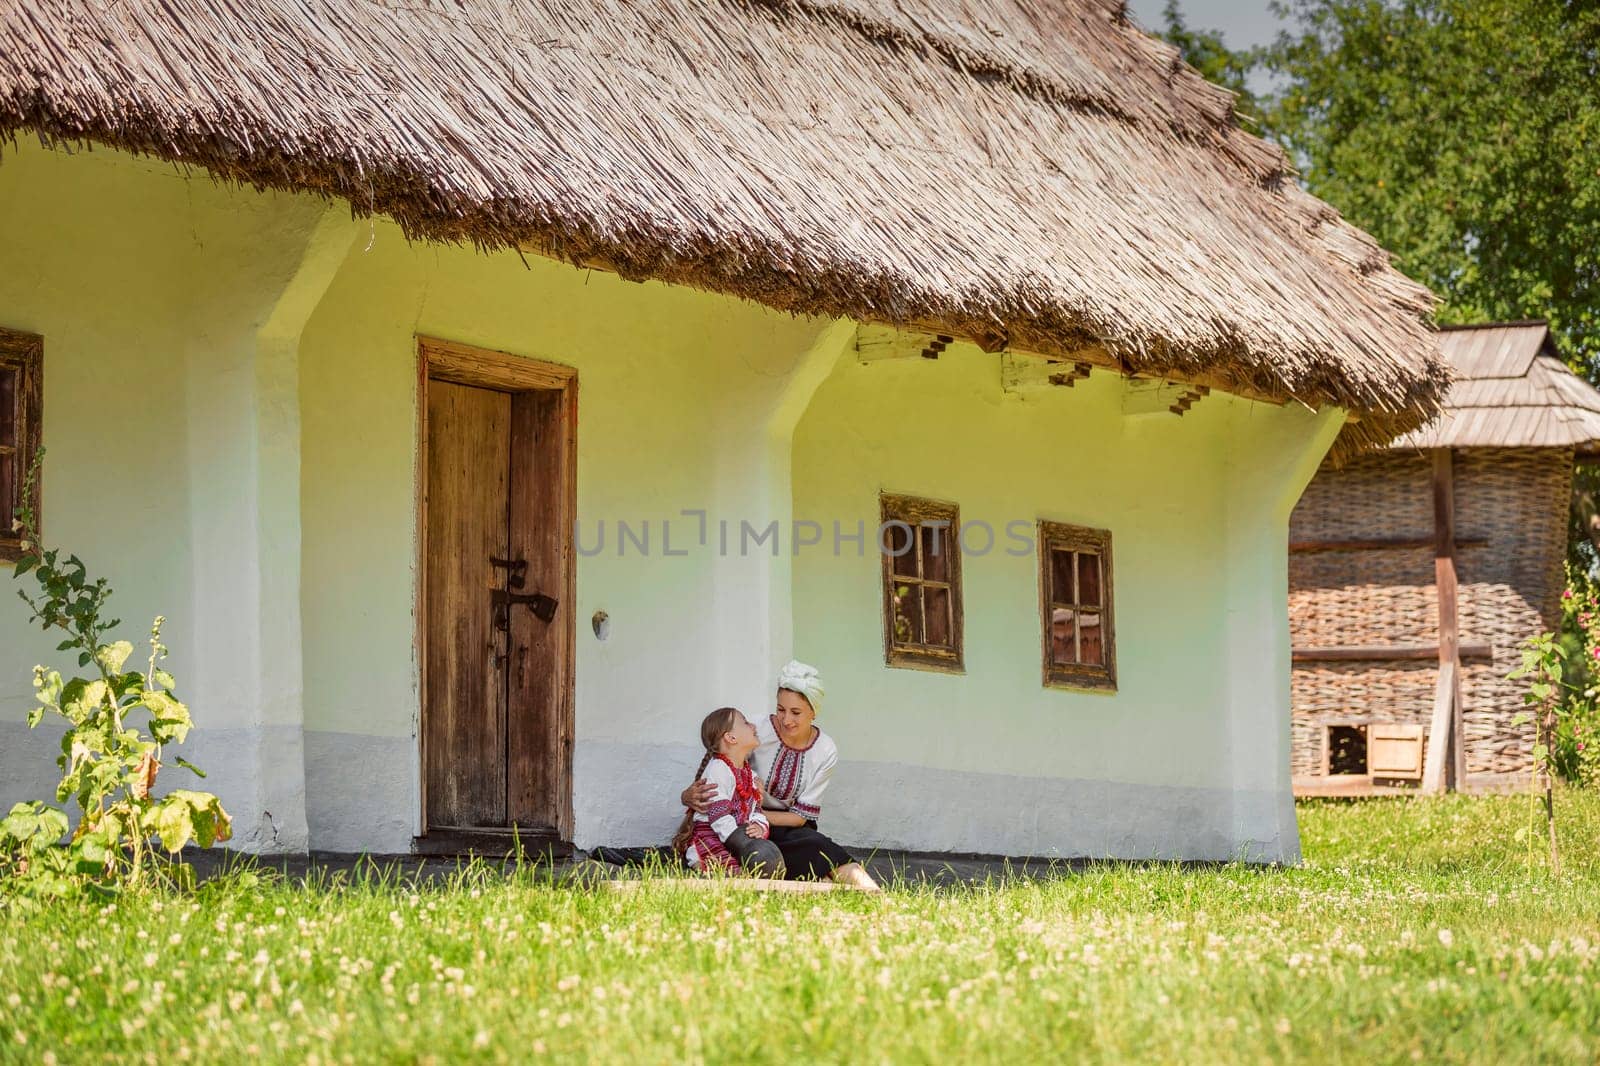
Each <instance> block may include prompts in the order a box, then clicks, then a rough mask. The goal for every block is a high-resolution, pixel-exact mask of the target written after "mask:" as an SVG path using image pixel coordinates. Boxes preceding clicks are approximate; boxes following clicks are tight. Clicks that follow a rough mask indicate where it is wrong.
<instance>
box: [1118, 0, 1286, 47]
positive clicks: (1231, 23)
mask: <svg viewBox="0 0 1600 1066" xmlns="http://www.w3.org/2000/svg"><path fill="white" fill-rule="evenodd" d="M1165 6H1166V3H1165V0H1131V2H1130V3H1129V4H1128V9H1129V10H1130V11H1132V12H1133V17H1134V18H1136V19H1138V20H1139V25H1141V26H1143V27H1144V28H1145V29H1147V30H1152V31H1155V30H1159V29H1160V28H1161V9H1162V8H1163V7H1165ZM1178 7H1179V10H1181V11H1182V12H1183V18H1184V21H1185V22H1187V23H1188V24H1189V26H1190V27H1191V28H1193V29H1201V30H1220V31H1222V37H1223V40H1225V41H1227V42H1228V46H1229V47H1230V48H1248V47H1250V46H1251V45H1257V44H1266V43H1267V42H1269V41H1271V40H1272V39H1273V38H1274V37H1276V36H1277V35H1278V20H1277V19H1276V18H1274V17H1273V15H1272V12H1271V11H1269V10H1267V0H1180V3H1179V5H1178Z"/></svg>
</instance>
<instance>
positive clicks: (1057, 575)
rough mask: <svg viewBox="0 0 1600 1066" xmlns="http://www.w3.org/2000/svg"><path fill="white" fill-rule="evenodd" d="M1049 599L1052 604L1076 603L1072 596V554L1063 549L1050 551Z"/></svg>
mask: <svg viewBox="0 0 1600 1066" xmlns="http://www.w3.org/2000/svg"><path fill="white" fill-rule="evenodd" d="M1050 599H1051V601H1052V602H1054V603H1076V602H1077V599H1076V598H1075V597H1074V596H1073V595H1072V553H1071V552H1070V551H1067V550H1066V549H1064V548H1051V549H1050Z"/></svg>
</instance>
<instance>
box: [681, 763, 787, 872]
mask: <svg viewBox="0 0 1600 1066" xmlns="http://www.w3.org/2000/svg"><path fill="white" fill-rule="evenodd" d="M700 778H701V780H703V781H710V782H711V783H712V784H713V785H715V786H716V789H717V793H716V795H715V796H713V797H712V798H711V803H710V805H709V806H707V808H706V812H705V813H704V814H696V815H695V816H694V832H693V835H692V836H691V837H690V840H689V847H688V848H687V849H686V850H685V852H684V856H683V857H684V859H685V861H687V862H688V863H689V865H690V866H692V867H694V868H695V869H696V870H714V869H715V870H728V871H730V872H731V871H735V870H737V869H739V860H738V859H736V858H734V857H733V853H732V852H730V851H729V850H728V849H727V848H725V847H723V846H722V842H723V841H725V840H727V839H728V834H729V833H731V832H733V831H734V830H735V829H738V828H739V827H740V826H744V825H748V824H750V823H751V822H760V823H761V824H762V825H766V824H767V816H766V815H764V814H762V813H761V794H760V792H759V791H757V789H756V778H755V774H754V773H752V772H751V770H750V768H749V767H748V766H734V765H733V763H731V762H729V761H728V759H727V758H726V757H725V756H723V755H720V754H719V755H713V756H712V757H711V761H710V762H708V763H706V769H705V772H704V773H702V774H701V775H700Z"/></svg>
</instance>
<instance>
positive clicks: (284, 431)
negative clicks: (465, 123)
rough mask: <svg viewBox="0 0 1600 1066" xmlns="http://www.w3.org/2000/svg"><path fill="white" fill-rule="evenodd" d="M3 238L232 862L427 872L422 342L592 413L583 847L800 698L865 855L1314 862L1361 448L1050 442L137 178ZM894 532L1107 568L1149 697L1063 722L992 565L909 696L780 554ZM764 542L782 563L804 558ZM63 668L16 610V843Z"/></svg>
mask: <svg viewBox="0 0 1600 1066" xmlns="http://www.w3.org/2000/svg"><path fill="white" fill-rule="evenodd" d="M0 227H3V229H0V232H4V233H5V234H6V239H5V240H4V241H0V325H5V326H8V327H12V328H17V329H25V330H31V331H34V332H38V333H41V334H43V335H44V337H45V352H46V371H45V382H46V383H45V409H46V421H45V441H46V444H47V447H48V448H49V460H48V466H47V477H48V482H47V486H46V501H45V523H46V531H47V536H48V539H49V540H50V541H51V542H53V543H58V544H61V545H64V546H66V547H67V548H69V549H70V550H72V551H76V552H78V553H79V554H81V555H82V556H83V557H84V558H85V559H86V560H87V561H88V562H89V563H90V565H91V566H92V567H93V568H94V569H95V570H96V571H97V572H99V573H104V574H106V575H107V576H108V577H110V579H111V580H112V582H113V584H114V585H115V587H116V589H117V598H116V600H115V606H116V609H117V613H118V614H120V615H121V617H122V618H123V619H124V620H125V621H126V623H127V625H126V627H125V630H126V633H127V635H129V636H130V637H133V638H136V637H137V636H138V635H139V634H140V632H142V629H143V627H144V625H145V624H146V623H147V621H148V618H149V617H150V616H152V615H154V614H156V613H163V614H165V615H167V616H168V618H169V619H170V621H169V624H168V643H169V644H170V645H172V647H173V659H172V664H171V665H172V667H173V672H174V673H175V674H176V675H177V677H178V679H179V681H180V686H181V691H182V694H183V695H185V696H186V698H187V699H188V700H189V702H190V703H191V705H192V706H193V709H194V711H195V713H196V716H197V718H198V720H199V722H200V728H198V729H197V730H196V732H195V734H194V736H193V738H192V740H191V743H190V745H189V746H188V748H189V750H187V751H186V752H185V754H186V755H188V756H189V757H191V758H193V759H194V761H196V762H198V763H200V764H201V765H202V766H205V767H206V768H207V769H209V770H212V771H213V773H212V776H211V778H210V779H209V780H208V781H207V782H206V784H205V786H204V787H210V788H214V789H215V790H216V791H218V792H219V793H220V794H221V795H222V796H223V798H224V801H225V803H227V805H228V806H229V808H230V810H232V811H233V813H234V815H235V817H236V820H237V826H238V830H239V832H238V843H239V845H240V846H243V847H246V848H250V849H253V850H263V851H272V850H281V851H295V850H304V849H305V848H307V847H309V848H312V849H319V850H331V851H357V850H369V851H378V852H393V851H404V850H407V849H408V848H409V846H410V844H411V840H412V837H413V835H414V833H415V832H416V830H417V828H418V812H419V806H420V803H419V785H418V760H417V741H416V733H417V721H418V713H419V710H418V707H419V696H418V678H417V662H416V652H415V635H416V624H415V618H414V616H413V610H414V597H415V591H416V581H417V576H416V553H417V540H416V510H415V508H416V501H415V484H416V430H417V411H416V337H417V336H419V335H422V336H434V337H439V338H444V339H448V340H453V341H459V342H463V343H467V344H476V345H481V346H483V347H486V348H491V349H498V350H504V351H509V352H513V353H516V354H521V355H525V356H529V357H534V358H539V359H545V360H550V361H554V362H559V363H565V364H569V365H572V366H574V367H576V368H577V369H578V372H579V421H578V440H579V457H578V471H577V477H578V514H579V519H580V531H579V532H580V544H581V546H582V547H584V548H585V550H587V551H592V550H593V548H594V545H595V542H596V537H597V536H598V535H599V527H600V523H601V522H604V523H605V542H604V549H603V551H601V552H600V553H599V554H592V555H585V556H583V557H581V558H580V559H579V564H578V573H577V601H576V602H575V603H570V604H568V603H563V604H562V607H561V609H562V610H563V611H569V610H570V611H574V612H575V613H576V614H577V632H578V642H577V649H576V656H577V659H576V667H577V669H576V696H577V700H576V708H575V719H576V727H577V736H576V745H575V755H574V758H575V780H574V787H575V801H576V802H575V807H576V834H575V835H576V842H577V843H578V844H579V845H580V846H587V845H592V844H596V843H617V844H642V843H656V842H659V841H661V840H662V839H663V838H664V837H665V835H666V834H667V832H668V831H670V829H671V827H672V825H673V824H674V823H675V821H676V818H677V811H676V809H675V807H674V802H675V799H674V798H675V796H676V794H677V792H678V790H679V789H680V788H681V787H682V785H683V784H684V783H685V778H686V777H687V775H688V774H689V772H690V771H691V770H692V768H693V766H694V764H695V763H696V762H697V760H698V756H699V752H698V746H697V744H696V742H695V741H696V737H695V733H696V730H697V727H698V722H699V720H700V718H701V716H702V715H703V714H704V713H705V712H706V711H708V710H710V709H712V708H714V707H717V706H720V705H723V704H727V703H733V704H736V705H738V706H741V707H744V708H745V709H746V710H747V711H750V712H752V713H760V712H762V711H764V710H765V708H766V707H767V705H768V704H769V703H770V700H771V691H770V684H771V678H772V676H773V671H774V668H775V666H776V665H777V664H778V663H780V662H782V661H783V660H784V659H786V658H788V657H789V656H790V655H791V654H793V655H797V656H799V657H802V658H806V659H809V660H810V661H812V662H815V663H817V664H818V665H819V666H820V667H821V668H822V670H823V672H824V675H825V676H826V678H827V680H828V683H829V688H830V697H829V700H828V703H827V705H826V708H825V712H824V718H823V723H824V725H825V726H826V727H827V728H828V729H829V730H830V731H832V732H833V733H834V734H835V735H836V737H837V738H838V740H839V742H840V745H841V748H842V750H843V755H844V763H843V765H842V768H841V770H840V773H839V777H838V782H837V784H836V785H835V786H834V791H833V793H832V794H831V795H830V797H829V803H828V809H827V813H826V815H825V821H826V824H827V828H829V829H830V830H832V831H834V832H835V833H836V834H837V835H838V836H839V837H840V838H841V839H843V840H846V841H848V842H849V843H851V844H858V845H864V846H873V845H889V846H897V847H911V848H917V849H926V850H956V851H979V852H1008V853H1016V854H1051V853H1056V854H1063V855H1065V854H1073V855H1076V854H1096V855H1125V856H1135V855H1156V854H1159V855H1170V856H1192V857H1208V858H1217V857H1227V856H1229V855H1233V854H1238V853H1248V854H1251V855H1252V857H1256V858H1269V859H1270V858H1293V857H1294V856H1295V855H1296V854H1297V845H1296V842H1295V839H1294V830H1293V817H1292V808H1291V807H1288V806H1287V805H1288V802H1289V801H1288V795H1289V793H1288V787H1287V779H1286V776H1285V777H1284V778H1283V780H1281V781H1280V780H1279V777H1280V776H1282V775H1286V773H1287V765H1288V764H1287V728H1288V707H1287V662H1288V650H1287V628H1286V627H1287V621H1286V618H1285V617H1283V616H1284V608H1283V604H1284V602H1285V600H1284V588H1283V586H1284V582H1285V577H1284V570H1285V555H1284V550H1283V549H1284V544H1283V541H1284V539H1285V535H1286V533H1285V530H1286V523H1287V515H1288V510H1289V507H1290V506H1291V505H1292V502H1293V500H1294V499H1295V498H1296V497H1297V496H1298V493H1299V490H1300V488H1301V487H1302V486H1303V484H1304V481H1305V479H1307V478H1309V476H1310V473H1311V470H1312V469H1313V468H1314V467H1315V464H1316V461H1317V460H1318V459H1319V458H1320V456H1321V454H1322V452H1323V451H1324V450H1325V448H1326V446H1327V444H1328V442H1329V440H1330V438H1331V434H1332V432H1333V431H1334V430H1335V429H1336V428H1337V421H1338V417H1337V413H1330V414H1328V415H1325V416H1314V415H1311V414H1309V413H1307V412H1304V411H1295V410H1287V409H1285V410H1280V409H1277V408H1271V407H1262V406H1260V405H1250V404H1246V403H1244V402H1242V401H1236V400H1232V399H1229V398H1227V397H1224V396H1222V395H1220V394H1213V395H1212V396H1211V397H1209V398H1207V399H1206V400H1204V401H1203V402H1202V403H1201V404H1200V405H1199V406H1198V407H1197V408H1196V409H1195V410H1193V411H1191V412H1190V413H1189V414H1187V415H1185V416H1184V417H1183V418H1182V419H1178V418H1175V417H1158V416H1144V417H1139V418H1125V417H1124V416H1123V413H1122V403H1121V392H1120V389H1121V388H1122V385H1121V383H1120V382H1119V381H1118V380H1117V379H1115V378H1112V377H1109V376H1106V375H1103V374H1095V375H1093V376H1092V377H1091V378H1090V379H1089V380H1087V381H1080V382H1078V383H1077V384H1076V385H1075V386H1074V387H1073V388H1071V389H1066V388H1055V389H1053V390H1044V391H1042V392H1037V391H1036V392H1031V393H1029V394H1028V395H1027V397H1026V398H1018V397H1016V396H1011V395H1006V394H1004V393H1003V391H1002V389H1001V386H1000V368H999V365H998V360H997V358H996V357H994V356H990V355H984V354H982V353H979V352H977V351H976V350H974V349H972V348H970V347H967V346H962V345H956V346H954V347H952V348H951V349H950V350H949V351H947V352H946V353H945V354H944V356H943V357H942V358H941V359H939V360H938V361H930V360H923V359H908V360H889V361H883V362H879V363H875V364H873V365H871V366H862V365H860V364H858V363H857V362H856V361H855V358H854V352H853V348H852V338H853V332H854V331H853V327H852V326H851V325H850V324H848V323H830V322H826V321H821V320H808V319H801V318H795V317H791V316H787V315H782V314H779V313H777V312H773V311H771V310H769V309H766V308H762V307H760V306H757V305H754V304H749V303H746V302H742V301H736V300H730V299H726V298H722V297H717V296H712V295H708V294H705V293H700V292H697V291H692V290H687V289H682V288H674V287H669V286H663V285H659V284H645V285H638V284H633V283H630V282H626V281H623V280H621V279H619V278H616V277H614V276H611V275H608V274H603V273H596V272H588V271H580V270H575V269H573V268H571V267H568V266H565V265H562V264H557V263H552V262H549V261H546V260H542V259H537V258H534V257H529V259H528V260H527V262H526V263H524V262H523V261H522V259H521V258H520V257H518V256H516V255H514V254H509V253H501V254H496V255H482V254H480V253H477V252H475V251H472V250H470V249H458V248H443V247H436V246H418V245H411V244H408V243H407V242H406V241H405V240H404V239H403V237H402V235H401V234H400V233H399V231H398V230H397V229H396V228H395V227H394V226H392V225H390V224H387V223H384V222H381V221H380V222H376V223H368V222H364V221H363V222H352V221H351V220H350V218H349V216H348V210H347V209H346V208H344V207H341V206H339V205H337V204H335V205H330V204H327V203H325V202H323V201H321V200H319V199H316V198H314V197H309V196H279V195H263V194H258V193H255V192H252V191H241V190H233V189H225V188H221V187H218V186H216V185H215V184H213V183H212V182H211V181H210V180H209V179H207V178H205V177H204V176H199V177H194V178H186V177H184V176H182V175H180V174H178V173H177V172H176V171H174V170H173V169H172V168H170V167H166V166H161V165H156V164H151V163H147V162H143V161H138V160H134V159H131V158H129V157H127V156H124V155H120V154H117V153H112V152H105V151H97V152H93V153H87V154H80V155H68V154H66V153H62V152H51V151H46V150H43V149H40V148H36V147H22V148H20V149H8V150H7V151H5V152H4V154H3V155H0ZM108 489H109V491H111V492H113V493H115V495H114V497H111V498H108V497H106V496H105V495H104V492H106V491H107V490H108ZM881 489H887V490H890V491H896V492H905V493H914V494H924V495H929V496H934V497H939V498H943V499H950V500H955V501H957V502H958V503H960V505H961V507H962V513H963V517H964V518H965V519H967V520H969V521H970V520H973V519H977V518H983V519H986V520H989V521H991V522H995V523H997V524H998V525H999V526H1002V527H1003V525H1004V521H1006V520H1011V519H1021V520H1026V521H1028V522H1030V523H1031V521H1033V520H1034V519H1036V518H1039V517H1047V518H1055V519H1061V520H1066V521H1073V522H1078V523H1081V524H1088V525H1096V526H1104V527H1109V528H1110V529H1111V530H1112V532H1113V535H1114V537H1115V547H1114V550H1115V563H1116V575H1115V579H1116V590H1117V604H1116V610H1117V647H1118V658H1119V675H1120V678H1121V686H1120V689H1119V692H1118V693H1117V694H1116V695H1114V696H1104V695H1098V696H1097V695H1087V694H1080V693H1069V692H1059V691H1053V690H1050V691H1047V690H1044V689H1043V688H1042V687H1041V686H1040V683H1039V654H1040V653H1039V639H1040V638H1039V633H1038V625H1039V623H1038V605H1037V574H1036V570H1035V566H1036V562H1035V560H1034V558H1033V557H1032V555H1031V554H1030V555H1028V556H1027V557H1024V558H1016V557H1012V556H1008V555H1005V554H1004V553H1003V551H996V552H994V553H991V554H989V555H985V556H981V557H979V556H972V557H969V559H968V561H967V563H966V570H965V575H964V576H965V590H966V627H967V628H966V634H967V656H966V658H967V670H966V673H965V675H964V676H947V675H938V674H930V673H921V672H915V671H906V670H889V669H887V668H885V667H884V665H883V662H882V655H883V652H882V638H881V628H880V627H881V620H880V615H879V612H880V594H879V591H878V563H877V560H876V559H875V558H874V557H872V556H871V555H870V553H867V554H864V555H863V556H862V557H859V558H858V557H856V556H854V555H853V554H851V553H850V551H849V550H846V551H845V552H844V553H842V554H839V555H835V554H834V553H833V552H832V550H831V547H832V546H831V544H830V543H826V542H825V543H824V544H823V545H820V546H810V547H807V548H804V549H802V550H801V551H800V553H799V554H793V553H792V545H791V539H790V535H789V533H790V531H791V529H792V526H791V525H790V523H791V521H792V520H799V521H815V522H818V523H820V524H822V525H823V526H825V527H826V526H828V525H830V524H831V522H832V521H834V520H835V519H838V520H840V521H841V522H845V523H846V524H847V525H848V524H851V523H853V522H854V521H855V520H856V519H861V520H865V521H866V522H867V523H868V525H869V527H870V526H871V525H874V524H875V523H876V516H877V494H878V492H879V491H880V490H881ZM685 511H704V512H705V517H706V520H707V522H708V523H709V528H708V529H707V533H708V536H707V543H706V544H704V545H702V544H701V543H700V542H699V532H700V529H699V518H698V516H696V515H685V514H684V513H683V512H685ZM619 520H621V521H625V522H628V523H629V524H630V526H632V527H633V528H634V530H635V531H638V530H640V529H643V528H648V531H649V533H648V536H649V538H650V548H649V550H648V552H640V551H638V550H637V549H636V548H635V547H634V546H633V545H632V544H630V545H629V546H628V547H626V548H625V549H620V550H619V543H618V537H617V522H618V521H619ZM721 521H727V522H729V523H730V525H731V531H730V532H731V536H730V543H729V548H728V550H726V551H722V550H720V546H719V544H718V541H719V540H720V536H719V528H718V523H719V522H721ZM742 521H748V522H749V523H750V524H751V526H752V528H754V529H757V530H761V529H764V528H765V526H766V525H767V523H769V522H772V521H776V522H778V523H779V527H780V530H781V534H780V535H781V536H782V538H783V539H782V543H781V550H780V551H779V552H778V554H776V555H773V554H772V553H771V552H770V551H769V550H767V547H766V546H765V545H757V546H754V547H753V548H752V547H751V546H750V545H749V544H747V543H746V544H742V543H741V528H740V523H741V522H742ZM667 523H670V526H671V537H672V545H671V547H672V550H673V552H674V554H672V555H670V556H669V555H668V554H666V545H665V544H664V543H663V540H662V533H663V528H664V526H665V524H667ZM682 551H686V552H687V553H686V554H681V555H680V554H676V553H678V552H682ZM791 588H792V590H793V593H792V598H791ZM596 611H605V612H606V613H607V614H608V615H609V617H610V628H609V633H608V636H607V639H605V640H603V641H602V640H601V639H599V638H598V637H596V636H595V634H594V633H593V632H592V630H591V628H590V624H589V622H590V619H591V617H592V616H593V615H594V614H595V612H596ZM54 645H55V640H54V639H53V638H46V637H45V636H44V635H42V634H40V633H38V632H37V631H36V630H31V629H29V628H27V627H26V625H25V613H24V611H23V610H22V606H21V604H20V603H17V602H16V601H15V600H14V599H12V598H11V597H10V596H9V595H4V596H0V803H4V804H9V803H11V802H13V801H15V800H17V799H20V798H23V797H28V796H41V795H45V794H47V792H48V787H49V784H50V782H51V781H52V780H53V778H52V772H53V769H54V768H53V765H52V763H53V758H54V754H55V750H56V749H55V739H54V736H55V734H53V733H52V732H51V731H49V730H40V731H33V732H30V731H28V730H27V729H26V727H25V725H24V724H23V717H24V715H25V714H26V711H27V708H28V707H29V706H30V705H31V703H32V693H31V689H30V687H29V676H30V668H31V666H32V664H33V663H34V662H36V661H41V660H43V661H51V660H52V659H53V658H54V653H53V652H52V651H51V650H50V649H53V647H54ZM1280 675H1281V676H1280ZM1279 764H1281V769H1282V775H1280V774H1279V773H1278V771H1277V767H1278V766H1279ZM179 773H180V771H176V770H168V771H166V772H164V774H163V782H162V783H163V784H173V783H177V782H176V780H175V775H178V774H179Z"/></svg>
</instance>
